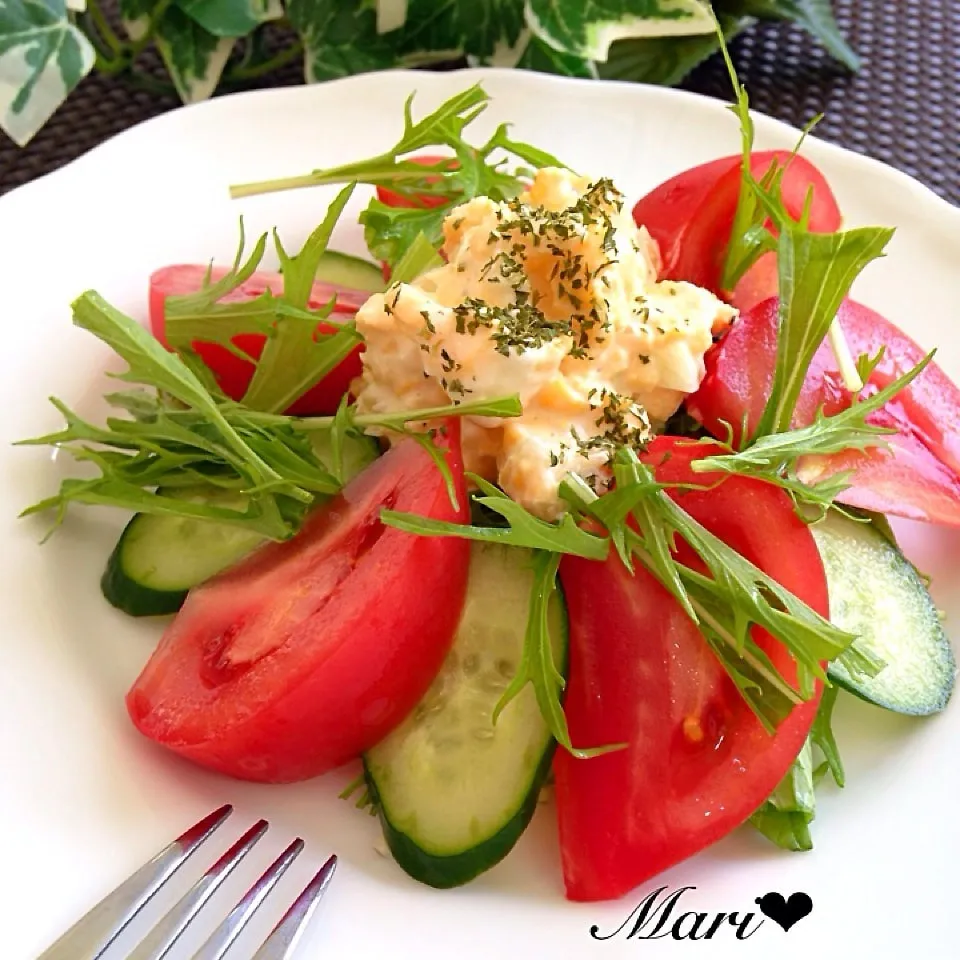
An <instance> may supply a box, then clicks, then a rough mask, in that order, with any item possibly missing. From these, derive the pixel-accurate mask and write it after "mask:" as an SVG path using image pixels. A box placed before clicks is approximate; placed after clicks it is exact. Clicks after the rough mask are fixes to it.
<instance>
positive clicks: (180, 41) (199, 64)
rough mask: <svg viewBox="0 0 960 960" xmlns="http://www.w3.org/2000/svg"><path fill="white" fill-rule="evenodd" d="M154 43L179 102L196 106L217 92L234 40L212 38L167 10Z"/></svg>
mask: <svg viewBox="0 0 960 960" xmlns="http://www.w3.org/2000/svg"><path fill="white" fill-rule="evenodd" d="M156 44H157V49H158V50H159V51H160V56H161V57H162V58H163V62H164V64H165V65H166V68H167V71H168V72H169V74H170V79H171V80H173V85H174V86H175V87H176V88H177V93H179V94H180V99H181V100H182V101H183V102H184V103H196V102H197V101H199V100H206V99H207V98H208V97H210V96H211V95H212V94H213V91H214V90H216V88H217V84H218V83H219V82H220V77H221V76H222V74H223V69H224V67H225V66H226V65H227V60H228V59H229V57H230V51H231V50H232V49H233V44H234V40H233V39H232V38H230V37H217V36H214V34H212V33H209V32H208V31H207V30H204V28H203V27H201V26H200V24H198V23H197V22H196V21H195V20H193V19H191V18H190V17H188V16H187V15H186V14H185V13H184V12H183V10H181V9H180V8H179V7H169V8H168V9H167V11H166V12H165V13H164V14H163V16H162V17H161V18H160V21H159V22H158V23H157V26H156Z"/></svg>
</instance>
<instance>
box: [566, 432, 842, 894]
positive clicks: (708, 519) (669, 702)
mask: <svg viewBox="0 0 960 960" xmlns="http://www.w3.org/2000/svg"><path fill="white" fill-rule="evenodd" d="M708 452H710V451H709V449H706V448H704V447H703V446H696V447H692V448H691V446H690V444H689V441H683V440H677V439H675V438H672V437H659V438H657V440H656V441H654V443H653V444H651V446H650V449H649V451H648V453H647V454H646V455H645V459H646V460H647V461H648V462H649V463H651V465H656V473H657V478H658V479H659V480H661V481H671V482H701V483H702V482H703V481H704V478H709V479H714V478H711V477H710V475H709V474H694V473H693V472H692V471H691V470H690V468H689V466H688V464H689V462H690V460H691V459H693V458H694V457H701V456H705V455H707V453H708ZM667 453H669V454H670V458H669V459H668V460H667V461H666V462H661V461H663V456H664V454H667ZM716 479H717V480H719V479H720V478H719V477H717V478H716ZM677 499H678V502H680V503H681V504H682V506H683V507H684V509H685V510H686V511H687V512H689V513H690V514H691V515H692V516H693V517H694V518H695V519H696V520H698V521H699V522H700V523H702V524H703V525H704V526H705V527H706V528H707V529H708V530H710V531H711V532H712V533H714V534H716V535H717V536H718V537H720V539H722V540H724V541H725V542H726V543H729V544H730V545H731V546H733V547H734V548H735V549H737V550H738V551H739V552H740V553H741V554H742V555H743V556H745V557H746V558H748V559H749V560H751V561H752V562H753V563H755V564H756V565H757V566H758V567H759V568H760V569H761V570H764V571H765V572H766V573H767V574H768V575H770V576H771V577H773V578H774V579H775V580H777V581H778V582H779V583H781V584H782V585H783V586H784V587H786V588H787V589H788V590H790V591H792V592H793V593H794V594H795V595H796V596H798V597H799V598H800V599H802V600H804V601H805V602H806V603H807V604H809V605H810V606H811V607H813V609H815V610H817V611H818V612H819V613H821V614H823V615H824V616H826V615H827V613H828V608H827V588H826V581H825V578H824V574H823V566H822V563H821V561H820V556H819V553H818V552H817V548H816V545H815V544H814V541H813V538H812V536H811V534H810V531H809V530H808V529H807V527H806V526H805V525H804V524H803V523H802V522H801V521H800V520H799V519H798V518H797V516H796V514H795V512H794V510H793V506H792V504H791V502H790V500H789V498H788V497H787V496H786V495H785V494H784V493H783V492H782V491H780V490H778V489H776V488H774V487H772V486H770V485H768V484H763V483H760V482H757V481H754V480H748V479H744V478H740V477H730V478H727V479H724V480H723V481H722V482H720V483H719V484H718V485H717V486H716V487H714V488H713V489H711V490H708V491H703V492H700V491H696V492H687V493H683V494H682V495H679V496H678V498H677ZM679 559H680V560H681V561H682V562H684V563H688V564H689V565H691V566H693V565H697V566H699V563H698V562H697V560H696V559H695V558H694V556H693V554H692V552H691V551H690V550H689V548H688V547H686V545H681V550H680V555H679ZM560 576H561V579H562V583H563V589H564V595H565V597H566V601H567V606H568V611H569V617H570V644H571V647H570V678H569V682H568V687H567V695H566V700H565V712H566V716H567V722H568V724H569V727H570V736H571V739H572V740H573V743H574V744H576V745H577V746H584V747H589V746H596V745H600V744H609V743H618V742H626V743H627V744H628V747H627V749H625V750H621V751H617V752H614V753H608V754H604V755H601V756H599V757H593V758H591V759H588V760H578V759H576V758H574V757H572V756H571V755H570V754H569V753H567V752H566V751H563V750H560V751H558V753H557V756H556V760H555V761H554V770H555V776H556V797H557V811H558V817H559V826H560V844H561V854H562V861H563V875H564V883H565V886H566V892H567V896H568V897H569V898H570V899H572V900H602V899H611V898H615V897H619V896H622V895H623V894H625V893H628V892H629V891H630V890H632V889H633V888H634V887H636V886H637V885H639V884H641V883H643V882H644V881H645V880H648V879H650V878H651V877H653V876H655V875H656V874H658V873H660V872H661V871H663V870H666V869H667V868H668V867H670V866H672V865H673V864H675V863H678V862H679V861H681V860H684V859H685V858H687V857H689V856H691V855H692V854H695V853H697V852H698V851H699V850H702V849H703V848H704V847H706V846H708V845H709V844H711V843H714V842H715V841H717V840H719V839H720V838H721V837H723V836H725V835H726V834H728V833H729V832H730V831H731V830H733V829H734V828H735V827H737V826H738V825H739V824H741V823H743V822H744V821H745V820H746V819H747V818H748V817H749V816H750V814H752V813H753V812H754V811H755V810H756V809H757V808H758V807H759V806H760V804H761V803H762V802H763V801H764V800H765V799H766V798H767V797H768V796H769V795H770V793H771V791H772V790H773V789H774V787H775V786H776V785H777V784H778V783H779V782H780V780H781V779H782V777H783V776H784V774H785V773H786V772H787V770H788V769H789V767H790V765H791V764H792V762H793V760H794V759H795V758H796V756H797V754H798V753H799V751H800V748H801V746H802V745H803V742H804V740H805V739H806V737H807V734H808V732H809V730H810V726H811V724H812V723H813V719H814V716H815V714H816V710H817V704H818V702H819V690H818V692H817V695H816V697H815V698H814V699H812V700H810V701H807V702H805V703H803V704H801V705H799V706H796V707H795V708H794V709H793V711H792V712H791V713H790V715H789V716H788V717H787V718H786V720H784V721H783V722H782V723H781V725H780V726H779V728H778V729H777V732H776V734H775V735H773V736H771V735H770V734H768V733H767V732H766V731H765V730H764V728H763V726H762V725H761V723H760V721H759V720H757V718H756V717H755V716H754V714H753V713H752V712H751V710H750V708H749V707H748V706H747V705H746V703H745V702H744V701H743V699H742V698H741V696H740V694H739V692H738V691H737V690H736V688H735V686H734V684H733V682H732V681H731V680H730V679H729V678H728V677H727V675H726V673H725V672H724V670H723V668H722V667H721V666H720V664H719V663H718V661H717V660H716V658H715V656H714V655H713V653H712V652H711V650H710V649H709V647H708V646H707V643H706V641H705V640H704V639H703V637H702V636H701V634H700V632H699V630H698V629H697V627H696V626H695V625H694V623H693V621H691V620H690V619H689V617H687V615H686V614H685V613H684V612H683V610H682V608H681V607H680V605H679V604H678V603H677V602H676V601H675V600H674V599H673V598H672V597H671V596H670V595H669V594H668V593H667V591H666V590H665V589H664V588H663V587H662V586H661V585H660V584H659V583H658V582H657V581H656V580H655V579H654V578H653V576H652V575H650V574H649V573H647V572H646V571H645V570H644V569H642V568H638V569H637V572H636V573H635V574H633V575H631V574H630V573H629V572H628V571H627V570H626V569H625V568H624V566H623V564H622V563H621V562H620V560H619V559H618V558H617V557H616V556H612V557H611V558H610V559H608V560H607V561H605V562H603V563H599V562H596V561H591V560H583V559H580V558H578V557H565V558H564V560H563V562H562V563H561V566H560ZM753 638H754V640H755V641H756V642H757V643H758V644H759V645H760V647H761V648H762V649H763V650H764V652H765V653H766V654H767V655H768V656H769V657H770V659H771V661H772V662H773V664H774V665H775V666H776V667H777V669H778V670H779V671H780V672H781V673H782V674H783V676H784V677H786V678H787V679H788V680H789V681H790V682H794V681H795V679H796V671H795V667H794V664H793V661H792V659H791V658H790V657H789V655H788V654H787V652H786V650H785V649H784V648H783V646H782V645H781V644H780V643H779V642H778V641H776V640H774V639H773V638H772V637H771V636H770V635H769V634H767V633H765V632H764V631H761V630H760V629H758V628H754V630H753Z"/></svg>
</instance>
